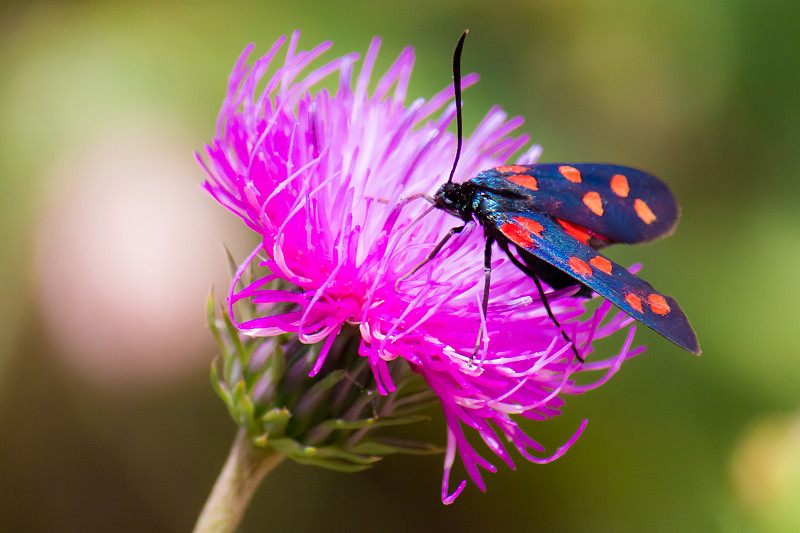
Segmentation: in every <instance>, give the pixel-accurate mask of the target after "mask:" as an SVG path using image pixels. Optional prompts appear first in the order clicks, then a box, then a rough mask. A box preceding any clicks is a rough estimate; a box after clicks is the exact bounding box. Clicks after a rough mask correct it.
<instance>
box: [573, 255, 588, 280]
mask: <svg viewBox="0 0 800 533" xmlns="http://www.w3.org/2000/svg"><path fill="white" fill-rule="evenodd" d="M569 267H570V268H571V269H572V271H573V272H575V273H576V274H579V275H581V276H591V275H592V267H590V266H589V265H587V264H586V263H585V262H583V261H581V260H580V259H578V258H577V257H570V258H569Z"/></svg>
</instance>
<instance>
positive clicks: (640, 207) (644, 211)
mask: <svg viewBox="0 0 800 533" xmlns="http://www.w3.org/2000/svg"><path fill="white" fill-rule="evenodd" d="M633 208H634V209H635V210H636V214H637V215H639V218H641V219H642V220H643V221H644V223H645V224H650V223H652V222H653V221H654V220H655V219H656V216H655V215H654V214H653V212H652V211H651V210H650V206H648V205H647V204H646V203H645V202H644V200H640V199H639V198H637V199H636V200H635V201H634V202H633Z"/></svg>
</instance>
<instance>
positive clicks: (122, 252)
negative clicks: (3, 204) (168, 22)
mask: <svg viewBox="0 0 800 533" xmlns="http://www.w3.org/2000/svg"><path fill="white" fill-rule="evenodd" d="M191 152H192V146H191V143H190V142H188V141H187V140H186V139H184V138H182V137H181V135H180V133H178V132H176V131H175V130H173V129H171V128H170V127H168V126H165V125H161V124H120V125H117V127H116V128H115V129H114V130H113V131H110V132H109V133H108V134H107V135H105V136H103V137H102V138H100V139H97V140H95V141H93V142H88V143H86V144H84V145H81V146H79V147H77V148H76V149H74V150H73V151H71V153H69V154H67V155H66V156H65V157H62V158H60V159H59V160H58V161H56V162H55V163H54V165H53V167H52V169H51V171H50V174H51V175H50V181H51V183H52V187H51V194H50V197H49V198H47V199H46V200H45V201H44V203H43V204H42V205H41V217H40V221H41V225H40V227H39V229H38V235H37V240H38V245H37V248H36V253H35V276H36V281H35V286H36V290H37V291H38V305H39V306H40V309H41V314H42V316H43V318H44V324H43V329H44V330H45V332H46V333H47V335H48V336H49V337H50V341H51V344H52V345H53V346H54V347H55V350H54V352H53V353H54V354H55V355H56V356H57V357H59V358H61V359H63V361H64V362H66V363H67V364H68V365H69V366H70V367H71V368H72V369H73V370H75V371H78V372H79V373H80V374H82V375H84V376H86V377H87V378H88V379H90V380H92V381H95V382H97V383H99V384H103V385H106V386H109V387H112V388H117V387H139V386H142V385H146V384H149V383H159V382H160V383H164V382H169V381H171V380H175V379H179V378H181V377H182V376H184V375H186V374H187V373H190V372H193V371H195V370H196V369H197V368H198V366H207V365H208V364H209V361H210V359H209V354H210V353H213V350H214V348H213V346H212V344H211V337H210V335H208V334H207V333H206V332H205V317H204V315H203V311H204V302H205V298H206V297H207V296H208V293H209V290H210V288H211V284H212V281H213V283H214V285H215V286H216V288H217V292H218V293H219V295H220V297H222V296H224V294H225V293H226V292H227V280H228V279H230V274H229V273H228V272H227V266H226V262H225V256H224V251H223V247H222V246H221V243H223V242H225V243H226V244H227V245H229V246H233V248H234V249H236V248H237V247H242V246H243V243H237V242H230V240H231V238H232V237H231V236H235V235H239V237H238V238H240V239H244V232H243V231H237V229H240V228H238V227H237V226H236V224H235V221H234V220H233V217H231V216H230V215H229V214H228V213H227V212H225V211H224V210H222V209H220V208H219V207H218V206H217V205H216V204H214V203H213V202H212V201H210V199H209V198H208V197H207V196H206V195H205V193H204V192H203V191H202V190H201V189H200V188H199V186H198V183H199V182H200V180H201V171H200V170H199V168H197V167H196V165H195V161H194V159H193V158H192V157H191V155H192V154H191ZM239 244H242V246H237V245H239Z"/></svg>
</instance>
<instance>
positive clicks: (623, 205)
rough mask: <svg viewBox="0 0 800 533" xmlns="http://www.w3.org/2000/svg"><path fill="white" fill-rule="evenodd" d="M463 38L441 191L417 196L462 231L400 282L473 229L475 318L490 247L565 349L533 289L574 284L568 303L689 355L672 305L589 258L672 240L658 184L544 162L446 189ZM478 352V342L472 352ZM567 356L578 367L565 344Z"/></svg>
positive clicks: (456, 57)
mask: <svg viewBox="0 0 800 533" xmlns="http://www.w3.org/2000/svg"><path fill="white" fill-rule="evenodd" d="M466 35H467V32H464V33H463V34H462V36H461V38H460V39H459V41H458V44H457V45H456V49H455V52H454V54H453V84H454V90H455V103H456V122H457V128H458V137H457V147H456V156H455V160H454V161H453V167H452V169H451V171H450V177H449V178H448V180H447V182H446V183H444V184H443V185H442V186H441V187H440V188H439V190H438V191H437V192H436V194H435V195H434V196H433V197H430V196H427V195H420V196H423V197H425V198H427V199H428V201H430V202H431V203H432V204H433V207H436V208H438V209H443V210H444V211H446V212H448V213H450V214H451V215H454V216H456V217H459V218H460V219H462V220H463V221H464V225H462V226H456V227H454V228H452V229H451V230H450V231H449V232H448V233H447V234H446V235H445V237H444V238H443V239H442V240H441V241H440V242H439V243H438V244H437V245H436V246H435V247H434V249H433V251H432V252H431V253H430V254H429V255H428V257H427V258H426V259H425V261H423V262H422V263H420V264H419V265H417V266H416V267H415V268H414V269H413V270H412V271H411V272H409V273H408V274H406V275H405V276H404V277H403V278H402V279H401V280H400V281H402V280H403V279H406V278H408V277H409V276H410V275H411V274H413V273H414V272H416V271H417V270H419V269H420V268H421V267H422V266H423V265H424V264H425V263H427V262H428V261H430V260H431V259H432V258H433V257H434V256H436V254H437V253H438V252H439V251H440V250H441V249H442V247H443V246H444V245H445V243H446V242H447V241H448V239H450V237H452V236H453V235H455V234H457V233H460V232H461V231H462V230H463V229H464V228H465V227H466V224H467V223H468V222H471V221H473V220H475V221H477V222H478V223H479V224H480V225H481V226H483V229H484V234H485V236H486V249H485V254H484V257H485V259H484V267H485V281H484V292H483V302H482V304H483V313H484V316H486V311H487V307H488V302H489V286H490V284H491V254H492V245H493V244H494V243H495V242H496V243H497V244H498V246H499V247H500V248H501V249H502V250H503V251H504V252H505V253H506V254H507V255H508V257H509V259H510V260H511V261H512V262H513V263H514V264H515V265H516V266H517V267H518V268H519V269H520V270H522V272H524V273H525V274H526V275H528V276H530V277H531V278H532V279H533V280H534V282H535V283H536V287H537V289H538V291H539V294H540V297H541V301H542V302H543V304H544V306H545V308H546V310H547V313H548V315H549V316H550V319H551V320H552V321H553V322H554V323H555V324H556V326H557V327H558V328H559V329H561V334H562V335H563V336H564V338H565V339H566V340H567V341H568V342H572V341H571V339H569V337H568V336H567V334H566V333H565V332H564V331H563V329H562V328H561V326H560V325H559V323H558V320H557V319H556V317H555V316H554V314H553V312H552V310H551V309H550V306H549V304H548V301H547V296H546V294H545V292H544V289H543V287H542V284H541V281H544V282H545V283H546V284H547V285H548V286H550V287H551V288H552V289H562V288H565V287H569V286H572V285H577V286H579V288H578V290H577V293H576V294H577V295H578V296H585V297H589V296H590V295H591V293H592V292H596V293H597V294H599V295H600V296H602V297H604V298H606V299H607V300H609V301H610V302H612V303H613V304H614V305H616V306H617V307H619V308H620V309H622V310H623V311H624V312H625V313H627V314H628V315H630V316H631V317H633V318H634V319H636V320H638V321H639V322H641V323H643V324H645V325H647V326H648V327H650V328H651V329H653V330H654V331H656V332H658V333H660V334H661V335H663V336H664V337H666V338H667V339H669V340H670V341H672V342H674V343H675V344H677V345H678V346H680V347H681V348H684V349H686V350H688V351H690V352H692V353H695V354H699V353H700V346H699V345H698V343H697V337H696V336H695V333H694V331H693V330H692V327H691V326H690V325H689V321H688V319H687V318H686V315H685V314H684V313H683V311H681V309H680V307H679V306H678V304H677V302H676V301H675V300H673V299H672V298H670V297H669V296H666V295H664V294H662V293H660V292H658V291H656V290H655V289H653V287H652V286H651V285H650V284H649V283H647V282H646V281H644V280H641V279H639V278H638V277H636V276H635V275H633V274H631V273H630V272H629V271H628V270H627V269H625V268H623V267H621V266H619V265H618V264H616V263H614V262H613V261H611V260H609V259H608V258H606V257H604V256H603V255H601V254H599V253H598V252H597V250H599V249H600V248H603V247H605V246H608V245H611V244H618V243H625V244H634V243H643V242H647V241H651V240H653V239H656V238H658V237H664V236H667V235H669V234H670V233H672V231H673V230H674V229H675V225H676V224H677V221H678V215H679V208H678V204H677V202H676V201H675V198H674V196H673V195H672V192H671V191H670V190H669V187H667V186H666V185H665V184H664V183H663V182H661V181H660V180H659V179H658V178H656V177H655V176H652V175H650V174H648V173H646V172H642V171H641V170H636V169H633V168H629V167H624V166H619V165H609V164H596V163H581V164H577V163H546V164H533V165H507V166H500V167H496V168H493V169H490V170H486V171H483V172H480V173H479V174H478V175H477V176H475V177H474V178H472V179H470V180H468V181H466V182H463V183H453V174H454V173H455V170H456V166H457V165H458V159H459V156H460V154H461V145H462V119H461V51H462V49H463V46H464V39H465V38H466ZM415 196H416V195H415ZM512 248H513V251H512ZM514 252H516V253H514ZM398 283H399V282H398ZM479 344H480V335H479V337H478V343H477V344H476V348H475V350H476V352H477V349H478V345H479ZM572 349H573V351H574V353H575V355H576V356H577V357H578V359H580V360H581V361H582V360H583V357H582V356H581V354H580V353H579V352H578V350H577V348H576V347H575V346H574V343H573V346H572Z"/></svg>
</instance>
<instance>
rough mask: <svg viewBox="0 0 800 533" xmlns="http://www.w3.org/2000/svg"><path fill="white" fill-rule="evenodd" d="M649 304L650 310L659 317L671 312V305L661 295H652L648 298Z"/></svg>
mask: <svg viewBox="0 0 800 533" xmlns="http://www.w3.org/2000/svg"><path fill="white" fill-rule="evenodd" d="M647 303H649V304H650V309H652V310H653V312H654V313H655V314H657V315H661V316H665V315H666V314H667V313H669V312H670V311H671V309H670V308H669V304H668V303H667V301H666V300H665V299H664V297H663V296H661V295H660V294H651V295H650V296H648V297H647Z"/></svg>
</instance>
